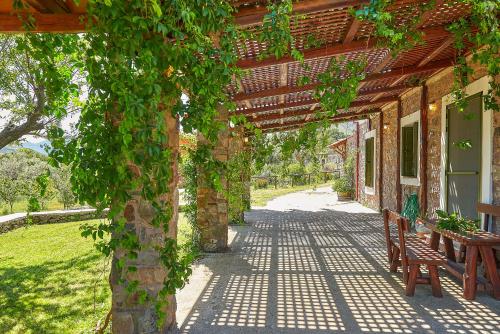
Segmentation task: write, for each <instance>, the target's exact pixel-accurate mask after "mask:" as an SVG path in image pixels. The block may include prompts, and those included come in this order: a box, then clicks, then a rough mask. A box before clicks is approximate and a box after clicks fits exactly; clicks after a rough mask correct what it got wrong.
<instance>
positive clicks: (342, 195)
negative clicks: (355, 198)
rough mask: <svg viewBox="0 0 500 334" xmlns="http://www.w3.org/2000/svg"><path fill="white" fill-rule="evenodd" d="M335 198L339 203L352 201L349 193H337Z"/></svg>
mask: <svg viewBox="0 0 500 334" xmlns="http://www.w3.org/2000/svg"><path fill="white" fill-rule="evenodd" d="M337 197H338V198H339V201H348V200H350V199H352V197H351V193H350V192H338V193H337Z"/></svg>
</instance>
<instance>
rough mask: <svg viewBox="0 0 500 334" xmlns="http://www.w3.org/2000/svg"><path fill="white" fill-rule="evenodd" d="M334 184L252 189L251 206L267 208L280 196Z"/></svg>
mask: <svg viewBox="0 0 500 334" xmlns="http://www.w3.org/2000/svg"><path fill="white" fill-rule="evenodd" d="M331 185H332V182H331V181H330V182H327V183H322V184H306V185H303V186H295V187H288V188H278V189H274V188H273V187H269V188H267V189H252V190H251V195H250V198H251V204H252V206H265V205H266V204H267V202H268V201H270V200H272V199H273V198H276V197H278V196H282V195H286V194H289V193H293V192H296V191H301V190H307V189H313V188H318V187H326V186H331Z"/></svg>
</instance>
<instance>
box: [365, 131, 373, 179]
mask: <svg viewBox="0 0 500 334" xmlns="http://www.w3.org/2000/svg"><path fill="white" fill-rule="evenodd" d="M373 158H374V139H373V138H368V139H366V141H365V186H367V187H373V186H374V185H373V183H374V182H373V181H374V180H373V163H374V162H373Z"/></svg>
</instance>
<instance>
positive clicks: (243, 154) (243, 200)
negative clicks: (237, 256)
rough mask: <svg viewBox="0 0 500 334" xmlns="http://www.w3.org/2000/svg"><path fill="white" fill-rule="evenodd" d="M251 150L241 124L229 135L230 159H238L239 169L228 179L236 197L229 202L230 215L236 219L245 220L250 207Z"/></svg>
mask: <svg viewBox="0 0 500 334" xmlns="http://www.w3.org/2000/svg"><path fill="white" fill-rule="evenodd" d="M249 155H250V151H249V144H248V138H247V139H245V129H244V127H242V126H239V127H237V128H235V129H232V130H231V133H230V136H229V159H230V161H232V160H233V159H234V160H237V161H235V162H236V165H237V166H238V170H235V171H234V172H233V174H234V175H232V177H231V178H230V179H229V180H228V187H229V189H230V190H234V192H235V195H237V196H235V198H233V199H232V201H233V202H232V201H230V202H229V215H230V217H229V218H230V219H231V218H232V219H233V220H235V221H240V222H243V220H244V213H245V211H246V210H248V209H250V176H251V175H250V174H251V166H250V156H249Z"/></svg>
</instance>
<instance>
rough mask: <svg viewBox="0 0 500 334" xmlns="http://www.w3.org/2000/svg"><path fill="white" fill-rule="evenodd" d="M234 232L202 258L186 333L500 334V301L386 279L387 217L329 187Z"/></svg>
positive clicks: (453, 287) (297, 196)
mask: <svg viewBox="0 0 500 334" xmlns="http://www.w3.org/2000/svg"><path fill="white" fill-rule="evenodd" d="M246 219H247V221H248V223H249V225H248V226H236V227H232V228H231V231H230V237H231V238H232V241H231V249H230V251H228V252H227V253H224V254H211V255H207V256H206V257H204V258H203V259H202V260H201V261H200V262H199V263H198V264H197V265H196V266H195V268H194V275H193V278H192V279H191V282H190V283H189V284H188V285H187V286H186V287H185V288H184V289H183V290H182V291H180V292H179V294H178V312H177V319H178V325H179V331H180V332H182V333H500V301H496V300H494V299H493V298H492V297H491V296H489V295H487V294H485V293H482V292H479V293H478V297H477V298H476V300H475V301H467V300H464V299H463V298H462V297H461V286H460V283H459V282H458V281H457V280H455V279H452V278H450V277H448V276H447V275H446V274H445V273H444V272H441V276H442V285H443V293H444V297H443V298H441V299H438V298H434V297H432V295H431V291H430V287H429V286H422V285H417V290H416V293H415V296H414V297H406V296H405V295H404V290H403V284H402V281H401V273H397V274H393V273H390V272H389V271H388V266H387V263H386V250H385V242H384V236H383V223H382V218H381V215H380V214H378V213H376V212H375V211H372V210H370V209H367V208H365V207H363V206H361V205H359V204H358V203H355V202H351V203H345V202H344V203H341V202H337V199H336V196H335V194H333V193H332V192H331V191H330V190H329V189H328V188H320V189H317V190H316V191H304V192H299V193H294V194H289V195H286V196H282V197H280V198H277V199H275V200H273V201H271V202H269V203H268V205H267V206H266V207H264V208H256V209H253V210H252V211H251V212H249V213H248V214H247V215H246Z"/></svg>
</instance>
